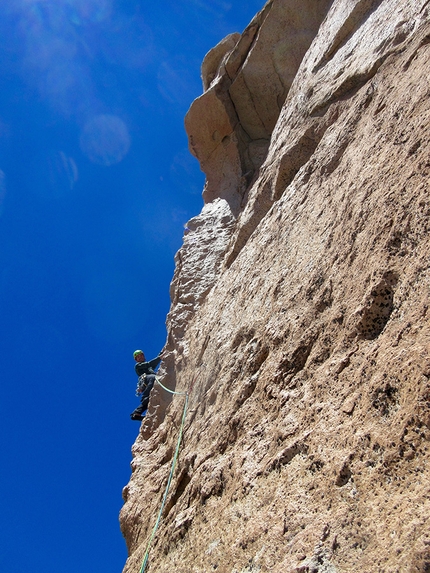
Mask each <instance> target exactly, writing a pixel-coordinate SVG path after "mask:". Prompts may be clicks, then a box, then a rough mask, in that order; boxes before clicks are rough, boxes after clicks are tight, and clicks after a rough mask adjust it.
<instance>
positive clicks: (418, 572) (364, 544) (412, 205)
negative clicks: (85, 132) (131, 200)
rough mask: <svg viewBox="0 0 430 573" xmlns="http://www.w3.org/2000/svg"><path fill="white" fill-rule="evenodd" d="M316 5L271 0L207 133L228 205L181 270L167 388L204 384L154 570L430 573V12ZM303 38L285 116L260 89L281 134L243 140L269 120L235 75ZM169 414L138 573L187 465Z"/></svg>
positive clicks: (146, 450)
mask: <svg viewBox="0 0 430 573" xmlns="http://www.w3.org/2000/svg"><path fill="white" fill-rule="evenodd" d="M315 4H316V3H315V2H314V3H307V4H306V5H307V6H311V5H315ZM317 4H318V6H319V9H320V10H321V12H319V13H318V15H317V14H316V13H312V18H314V19H313V20H312V19H310V20H309V21H311V20H312V26H309V30H308V29H307V28H306V26H304V24H303V23H304V22H307V21H308V20H306V18H305V14H303V13H300V15H297V19H295V18H294V17H292V15H291V10H293V9H294V10H296V12H298V11H300V6H302V3H295V2H286V1H284V2H276V1H275V0H274V1H273V2H269V3H268V4H267V5H266V6H265V8H264V9H263V10H262V12H260V14H258V15H257V16H256V18H255V19H254V20H253V22H252V23H251V25H250V26H249V27H248V28H247V30H245V32H244V34H243V35H242V36H241V37H240V38H239V37H238V36H231V37H229V39H228V40H227V41H226V42H225V43H224V44H223V45H221V46H218V47H217V48H215V51H214V52H213V53H212V55H209V56H208V59H207V60H206V65H204V71H203V75H204V86H205V88H207V89H206V92H205V94H204V95H203V96H202V98H201V99H202V100H203V98H205V97H206V98H207V99H206V100H205V101H206V104H205V105H201V103H199V100H197V102H195V103H194V104H193V106H192V108H191V110H190V116H189V118H188V120H187V127H188V129H189V133H190V144H191V146H193V145H195V148H194V152H195V153H196V155H197V157H199V159H200V161H201V165H202V168H203V169H206V168H207V177H208V181H207V186H206V191H205V200H206V202H207V205H206V206H205V207H204V209H203V211H202V213H201V215H199V217H196V218H195V219H193V220H192V221H191V222H190V229H191V231H190V232H189V233H188V234H187V235H186V237H185V238H184V246H183V247H182V249H181V251H180V252H179V253H178V255H177V261H176V262H177V268H176V273H175V277H174V281H173V284H172V308H171V312H170V314H169V317H168V327H169V337H168V342H167V345H166V349H165V361H164V365H163V371H162V376H163V380H164V382H165V383H166V384H167V385H169V386H170V387H172V388H173V387H176V388H177V389H184V388H186V387H187V386H188V384H189V382H190V380H191V379H192V378H193V376H194V375H195V373H197V379H196V383H195V385H194V388H193V392H192V394H191V397H190V412H189V415H188V417H187V421H186V428H185V439H184V443H183V447H182V450H181V454H180V460H179V464H178V467H177V470H176V473H175V477H174V480H173V483H172V487H171V491H170V494H169V498H168V503H167V505H166V509H165V512H164V516H163V521H162V525H161V527H160V529H159V532H158V534H157V537H156V540H155V542H154V546H153V549H152V552H151V557H150V561H149V565H148V569H147V570H148V571H163V572H166V573H167V572H168V571H169V572H170V571H177V572H187V573H188V572H190V571H192V572H196V573H197V572H199V573H206V572H209V571H219V572H222V573H224V572H225V573H227V572H228V573H251V572H258V571H261V572H266V571H267V572H269V571H270V572H275V573H285V572H287V573H288V572H298V573H299V572H300V573H306V572H308V573H310V572H320V573H323V572H352V571H354V572H355V571H363V572H366V573H371V572H372V573H373V572H387V573H388V572H390V573H391V572H392V573H394V572H400V573H403V572H407V573H425V572H427V571H430V526H429V515H430V488H429V483H430V480H429V469H428V460H429V445H430V355H429V350H430V325H429V313H430V311H429V305H430V255H429V253H430V239H429V236H430V235H429V233H430V199H429V185H428V181H429V175H430V157H429V151H428V150H429V140H430V130H429V120H430V99H429V96H430V82H429V79H428V61H429V57H430V23H429V13H428V10H429V7H430V4H429V2H427V1H424V0H422V1H418V0H416V1H405V0H404V1H402V2H400V1H393V0H390V1H388V0H385V1H384V0H374V1H371V0H335V1H334V2H333V3H327V4H324V3H323V2H321V3H317ZM323 4H324V7H323ZM329 4H330V7H329ZM327 10H328V14H327V17H326V18H325V19H324V15H323V13H327ZM271 14H272V16H273V15H274V14H276V18H275V19H274V20H275V24H276V25H273V26H274V27H273V28H272V32H270V29H269V28H267V30H266V32H264V33H263V31H264V26H265V25H267V26H268V25H269V17H270V15H271ZM294 26H296V28H295V29H296V30H297V37H300V38H301V37H303V38H306V41H305V40H303V42H304V43H303V46H305V44H306V48H304V49H303V53H302V52H301V51H300V54H299V52H294V54H296V55H295V56H294V57H296V58H298V59H299V60H300V61H299V62H297V65H296V68H298V69H296V70H295V71H294V79H293V80H292V82H291V81H290V82H289V84H287V83H286V84H285V85H284V84H283V87H284V88H285V92H283V91H280V92H279V93H278V92H277V93H278V95H279V94H281V95H280V97H281V98H282V101H284V100H285V101H284V103H283V107H282V110H281V111H280V113H279V108H280V106H279V107H278V109H277V111H276V108H275V107H274V106H273V105H272V103H273V102H272V100H271V99H270V98H272V97H273V94H274V92H275V91H276V85H277V84H276V82H274V83H273V86H275V87H273V89H270V90H268V91H269V92H270V95H265V94H266V92H265V89H266V83H267V82H268V81H269V80H268V79H267V76H266V75H263V76H262V77H263V78H264V80H262V82H261V85H260V84H259V82H258V81H257V82H256V83H255V85H254V84H252V85H251V84H250V86H249V91H250V93H251V95H252V94H253V93H254V94H255V97H257V93H258V98H259V101H260V100H261V101H260V104H261V105H262V108H264V107H265V106H266V104H267V109H271V110H274V114H275V116H276V117H275V119H274V121H273V123H272V124H270V123H267V124H265V125H266V127H265V129H266V128H267V133H265V134H264V137H262V138H261V139H260V140H259V139H252V137H254V136H255V137H258V138H260V135H261V134H260V133H258V134H257V133H253V134H252V137H251V135H249V133H248V132H246V136H247V137H248V139H246V138H243V139H242V140H240V137H242V135H243V132H245V127H244V126H245V123H246V121H249V122H251V120H250V119H244V118H245V117H247V115H246V114H245V115H244V114H243V113H242V112H240V111H239V109H240V105H243V107H244V108H246V109H248V110H251V111H249V117H253V116H252V114H253V109H252V108H248V107H247V106H248V103H247V101H246V98H245V96H244V95H243V93H241V95H240V96H237V97H238V98H239V99H240V105H236V103H235V106H234V107H235V110H237V111H235V113H236V114H237V115H236V119H234V116H232V115H230V111H229V108H228V106H229V105H230V104H229V101H230V103H231V101H232V98H233V97H235V96H233V95H231V94H233V92H234V89H233V90H232V89H231V87H232V85H233V84H234V81H235V78H238V77H239V76H240V74H242V77H243V78H246V81H248V78H249V76H248V75H247V74H248V73H251V70H252V67H250V68H249V70H248V71H246V70H245V68H246V65H247V63H249V62H250V61H251V55H252V54H254V56H255V61H256V62H260V61H263V60H264V58H265V59H266V62H274V61H276V57H275V53H276V46H278V45H279V42H280V41H281V40H280V38H281V37H282V32H281V31H282V29H284V30H285V31H287V30H288V34H287V32H286V35H288V38H292V37H295V35H294V33H293V32H294ZM304 28H306V30H305V31H303V30H304ZM311 30H313V32H312V33H311ZM310 36H312V37H310ZM260 39H261V43H260ZM289 41H290V40H288V41H286V45H289ZM233 44H234V46H233ZM245 46H248V47H246V48H245ZM250 46H251V48H250ZM285 50H287V51H288V49H287V48H285V46H284V47H283V52H282V53H285ZM237 54H242V56H240V58H239V60H237V61H240V62H241V63H240V65H238V66H237V67H236V68H231V69H234V72H232V71H231V70H230V71H229V69H230V68H229V65H231V66H232V62H233V61H234V58H235V57H238V56H237ZM243 54H246V57H243ZM257 55H258V57H257ZM291 58H293V56H291ZM285 61H288V62H290V61H291V60H290V59H288V58H286V59H285ZM299 64H300V65H299ZM288 65H289V64H288ZM265 69H266V70H269V71H270V65H268V64H267V66H265ZM290 69H292V68H290ZM288 74H290V76H291V78H292V75H293V74H292V72H285V77H287V76H288ZM268 75H269V76H270V73H269V72H268ZM227 79H228V81H227ZM241 81H242V80H238V85H240V82H241ZM223 82H224V84H223ZM229 82H230V83H229ZM263 84H264V85H263ZM220 85H223V87H222V90H221V91H217V90H219V86H220ZM217 86H218V87H217ZM255 86H258V87H255ZM211 90H212V91H211ZM253 90H256V91H255V92H253ZM235 93H236V92H235ZM237 93H239V92H237ZM220 94H221V96H220ZM229 98H230V99H229ZM266 98H268V99H266ZM269 101H270V102H272V103H270V105H269V104H268V102H269ZM226 102H227V103H226ZM195 106H201V107H200V108H198V114H197V111H193V108H194V107H195ZM195 110H197V107H196V108H195ZM193 113H196V114H197V115H196V116H195V118H197V117H201V118H202V125H203V127H201V131H200V132H199V134H196V135H195V139H193V137H192V136H193V133H195V132H194V129H195V125H196V124H194V121H196V122H197V123H198V120H194V119H193V118H192V114H193ZM247 113H248V112H247ZM261 113H262V112H261ZM199 114H201V115H199ZM257 115H258V116H259V117H260V118H261V117H262V115H261V114H260V112H259V113H258V114H257ZM239 116H240V119H239ZM209 125H210V126H211V128H210V129H207V126H209ZM216 125H218V126H225V131H223V130H221V131H219V133H220V136H221V135H222V137H221V147H222V149H223V150H225V149H226V148H228V145H227V146H225V147H224V146H223V144H222V139H223V138H224V137H226V136H228V137H230V140H229V141H231V140H233V139H234V138H236V139H235V142H236V143H235V146H236V147H235V153H232V154H231V155H229V154H228V153H227V152H226V151H223V152H222V153H224V155H223V156H222V160H221V163H219V157H221V155H219V156H217V157H218V159H216V161H215V162H214V163H211V159H210V158H211V157H214V156H215V155H216V154H217V153H218V152H219V153H221V151H220V150H219V148H220V145H218V146H213V148H211V149H212V151H208V150H209V147H207V145H209V143H208V141H206V139H205V137H206V136H204V133H205V130H206V129H207V134H209V133H210V132H211V129H212V126H216ZM247 125H250V124H247ZM270 126H272V127H270ZM199 129H200V128H199ZM215 129H218V128H216V127H215ZM223 129H224V128H223ZM271 129H273V131H271ZM229 130H230V131H229ZM212 133H213V132H212ZM202 134H203V135H202ZM241 134H242V135H241ZM207 139H208V140H209V136H208V137H207ZM263 140H264V141H266V142H267V144H266V148H265V152H264V153H263V154H261V155H260V164H259V161H255V163H253V165H252V174H251V176H246V172H244V169H246V168H247V167H246V161H248V159H246V157H248V158H249V149H250V145H251V143H253V142H254V143H255V142H256V141H263ZM240 141H242V143H243V142H244V141H245V143H246V145H245V144H244V146H242V147H241V145H242V143H240V144H239V143H237V142H240ZM269 142H270V145H268V144H269ZM210 145H212V143H210ZM229 145H230V144H229ZM262 147H263V146H262ZM217 150H218V151H217ZM205 154H206V155H205ZM214 154H215V155H214ZM247 154H248V155H247ZM263 156H264V157H263ZM244 157H245V159H244ZM208 158H209V159H208ZM217 162H218V163H217ZM222 162H224V164H225V168H224V167H223V169H221V170H220V165H221V164H222ZM224 164H223V165H224ZM217 165H218V167H217ZM244 165H245V167H244ZM213 177H218V179H213ZM211 178H212V179H211ZM215 181H216V183H215ZM217 197H219V198H220V199H216V198H217ZM163 400H166V398H165V397H164V396H163V395H162V394H161V391H160V390H157V391H155V392H154V396H153V397H152V399H151V405H150V416H149V417H148V419H147V420H146V421H145V422H144V423H143V424H142V427H141V431H140V434H139V437H138V439H137V440H136V443H135V444H134V446H133V462H132V470H133V473H132V477H131V480H130V483H129V484H128V485H127V486H126V488H125V489H124V499H125V504H124V508H123V510H122V512H121V526H122V531H123V533H124V535H125V538H126V541H127V545H128V548H129V552H130V557H129V559H128V561H127V564H126V566H125V569H124V571H125V573H131V572H138V571H139V567H140V564H141V560H142V556H143V553H144V550H145V544H146V541H147V539H148V536H149V534H150V531H151V528H152V526H153V523H154V521H155V517H156V513H157V511H158V508H159V506H160V501H161V497H162V494H163V489H164V486H165V483H166V480H167V475H168V472H169V469H170V462H171V459H172V456H173V450H174V447H175V441H176V437H177V432H178V427H179V423H180V417H181V412H182V404H183V402H182V400H183V399H182V398H180V397H176V398H174V399H173V400H172V401H171V402H170V403H169V402H168V401H165V402H163Z"/></svg>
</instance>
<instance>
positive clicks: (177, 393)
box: [155, 376, 188, 396]
mask: <svg viewBox="0 0 430 573" xmlns="http://www.w3.org/2000/svg"><path fill="white" fill-rule="evenodd" d="M155 380H156V381H157V384H159V385H160V386H161V387H162V388H163V390H166V392H169V394H176V395H177V396H187V394H188V392H175V391H174V390H170V389H169V388H166V386H163V384H162V383H161V382H160V380H159V378H158V377H157V376H156V377H155Z"/></svg>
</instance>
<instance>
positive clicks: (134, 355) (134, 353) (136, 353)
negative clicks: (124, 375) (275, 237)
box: [133, 350, 145, 359]
mask: <svg viewBox="0 0 430 573" xmlns="http://www.w3.org/2000/svg"><path fill="white" fill-rule="evenodd" d="M139 354H143V350H135V351H134V352H133V358H134V359H136V358H137V357H138V356H139ZM143 356H145V355H144V354H143Z"/></svg>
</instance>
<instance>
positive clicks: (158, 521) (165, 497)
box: [139, 377, 195, 573]
mask: <svg viewBox="0 0 430 573" xmlns="http://www.w3.org/2000/svg"><path fill="white" fill-rule="evenodd" d="M155 380H156V382H157V383H158V384H159V385H160V386H161V387H162V388H163V390H165V391H166V392H169V394H175V395H177V396H185V403H184V409H183V412H182V421H181V426H180V428H179V435H178V442H177V444H176V450H175V455H174V456H173V460H172V467H171V468H170V474H169V479H168V480H167V485H166V489H165V491H164V495H163V500H162V502H161V507H160V510H159V512H158V516H157V520H156V522H155V525H154V527H153V529H152V533H151V536H150V538H149V541H148V543H147V545H146V550H145V554H144V556H143V562H142V566H141V568H140V571H139V573H144V572H145V569H146V565H147V563H148V558H149V550H150V548H151V544H152V541H153V539H154V537H155V534H156V533H157V529H158V526H159V525H160V521H161V516H162V514H163V510H164V506H165V505H166V500H167V495H168V493H169V489H170V484H171V483H172V478H173V474H174V471H175V467H176V462H177V461H178V456H179V448H180V447H181V442H182V435H183V433H184V425H185V417H186V415H187V407H188V396H189V394H188V392H175V391H174V390H170V389H169V388H166V386H164V385H163V384H162V383H161V382H160V380H159V379H158V377H156V378H155ZM194 380H195V378H194V379H193V381H192V383H191V386H190V390H189V391H191V388H192V385H193V384H194Z"/></svg>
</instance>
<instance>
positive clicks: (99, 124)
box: [80, 115, 130, 167]
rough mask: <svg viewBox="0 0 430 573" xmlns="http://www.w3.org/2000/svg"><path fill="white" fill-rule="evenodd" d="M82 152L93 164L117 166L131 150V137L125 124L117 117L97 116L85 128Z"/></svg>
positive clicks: (82, 138) (81, 141) (82, 136)
mask: <svg viewBox="0 0 430 573" xmlns="http://www.w3.org/2000/svg"><path fill="white" fill-rule="evenodd" d="M80 144H81V150H82V152H83V153H84V154H85V155H86V156H87V157H88V159H89V160H90V161H92V162H93V163H97V164H98V165H105V166H106V167H108V166H110V165H115V164H116V163H119V162H120V161H122V160H123V159H124V157H125V156H126V155H127V153H128V150H129V149H130V136H129V133H128V129H127V126H126V125H125V123H124V122H123V121H122V119H120V118H119V117H117V116H116V115H97V116H96V117H94V118H93V119H91V120H90V121H89V122H88V123H87V124H86V125H85V127H84V129H83V131H82V134H81V139H80Z"/></svg>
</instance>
